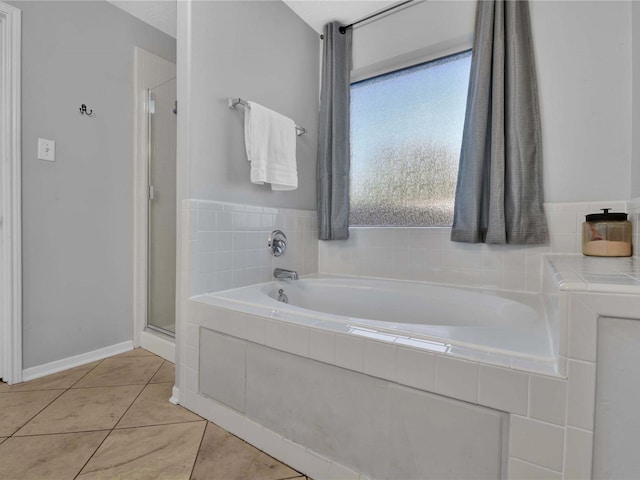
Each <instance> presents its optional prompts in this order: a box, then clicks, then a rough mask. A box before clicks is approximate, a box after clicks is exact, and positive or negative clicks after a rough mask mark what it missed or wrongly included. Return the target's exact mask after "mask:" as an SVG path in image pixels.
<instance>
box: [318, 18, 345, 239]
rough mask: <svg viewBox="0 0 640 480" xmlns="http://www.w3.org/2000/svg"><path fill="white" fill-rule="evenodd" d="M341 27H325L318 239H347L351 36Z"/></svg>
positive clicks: (320, 127)
mask: <svg viewBox="0 0 640 480" xmlns="http://www.w3.org/2000/svg"><path fill="white" fill-rule="evenodd" d="M339 28H340V24H338V23H336V22H332V23H328V24H327V25H325V27H324V43H323V53H322V91H321V94H320V122H319V134H318V163H317V195H318V230H319V238H320V240H344V239H346V238H349V160H350V154H351V152H350V144H349V104H350V102H351V95H350V85H349V78H350V73H351V36H352V30H351V28H348V29H347V30H346V32H345V33H340V31H339Z"/></svg>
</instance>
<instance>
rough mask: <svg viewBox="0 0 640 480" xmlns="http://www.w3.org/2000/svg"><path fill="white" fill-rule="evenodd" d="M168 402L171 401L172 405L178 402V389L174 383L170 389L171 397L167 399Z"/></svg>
mask: <svg viewBox="0 0 640 480" xmlns="http://www.w3.org/2000/svg"><path fill="white" fill-rule="evenodd" d="M169 403H173V404H174V405H178V403H180V389H179V388H178V387H176V386H175V385H174V386H173V389H172V390H171V398H170V399H169Z"/></svg>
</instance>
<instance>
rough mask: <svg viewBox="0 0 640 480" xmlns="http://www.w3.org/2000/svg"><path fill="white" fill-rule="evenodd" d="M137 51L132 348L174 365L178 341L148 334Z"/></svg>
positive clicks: (143, 130)
mask: <svg viewBox="0 0 640 480" xmlns="http://www.w3.org/2000/svg"><path fill="white" fill-rule="evenodd" d="M149 54H151V55H155V54H152V53H151V52H148V51H147V50H144V49H142V48H140V47H135V49H134V95H133V97H134V109H133V110H134V150H135V151H134V162H133V166H134V168H133V201H134V208H133V312H132V316H133V345H134V347H143V348H146V349H147V350H150V351H151V352H153V353H155V354H156V355H159V356H161V357H163V358H164V359H166V360H169V361H171V362H175V341H173V340H169V339H168V338H165V337H164V336H161V335H154V334H153V333H150V332H148V331H146V328H147V317H148V293H149V291H148V288H149V279H148V273H149V259H148V256H149V193H150V192H149V143H148V121H147V108H148V105H147V95H148V90H149V86H148V85H146V84H145V75H144V68H145V65H144V57H145V56H146V55H149Z"/></svg>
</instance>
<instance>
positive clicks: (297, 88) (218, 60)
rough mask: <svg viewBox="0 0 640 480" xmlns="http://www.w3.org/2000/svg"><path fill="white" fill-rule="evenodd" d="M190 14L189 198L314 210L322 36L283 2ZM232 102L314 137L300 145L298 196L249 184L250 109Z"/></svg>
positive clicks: (204, 8) (214, 5)
mask: <svg viewBox="0 0 640 480" xmlns="http://www.w3.org/2000/svg"><path fill="white" fill-rule="evenodd" d="M187 8H188V12H187V16H189V17H190V25H191V29H190V32H188V33H187V35H188V39H187V40H186V42H185V51H184V53H185V55H186V56H188V58H187V59H186V60H185V64H186V65H187V66H186V67H185V68H186V70H187V71H186V72H185V74H184V75H182V78H186V81H187V82H188V84H187V85H185V86H184V90H181V87H180V85H179V86H178V95H179V96H180V95H181V92H184V93H185V94H186V95H188V96H189V100H188V102H189V106H188V111H186V115H187V116H188V119H187V121H188V126H189V128H188V130H185V131H183V134H184V139H185V143H184V145H185V149H186V148H188V149H189V152H190V153H189V154H188V155H187V157H186V158H184V157H183V158H182V159H181V161H184V165H185V166H186V171H188V172H189V173H188V174H187V175H188V182H189V185H188V186H187V192H188V193H187V194H186V195H187V196H188V197H190V198H198V199H203V200H215V201H226V202H234V203H242V204H249V205H263V206H270V207H290V208H303V209H315V201H316V194H315V171H316V167H315V164H316V148H317V124H318V119H317V117H318V80H319V73H318V69H319V66H318V48H319V42H320V38H319V36H318V34H317V33H315V32H314V31H313V30H312V29H311V27H309V26H308V25H306V24H305V23H304V22H302V20H300V18H298V16H297V15H296V14H295V13H293V11H291V9H289V8H288V7H287V6H286V5H285V4H284V3H282V2H280V1H269V2H261V1H257V2H252V1H247V2H237V1H236V2H234V1H216V2H198V1H195V2H190V3H189V4H188V5H187ZM187 44H188V45H187ZM180 54H181V55H182V50H181V53H180ZM179 71H180V64H179ZM178 77H179V80H178V81H179V82H180V78H181V74H180V73H179V75H178ZM228 97H242V98H243V99H245V100H253V101H256V102H259V103H261V104H263V105H265V106H267V107H269V108H271V109H274V110H277V111H279V112H280V113H282V114H284V115H287V116H289V117H291V118H292V119H293V120H294V121H295V122H296V123H297V124H298V125H301V126H303V127H305V128H306V129H307V130H308V133H307V134H305V135H303V136H300V137H298V140H297V161H298V180H299V181H298V184H299V187H298V189H297V190H295V191H290V192H272V191H271V187H270V186H269V185H253V184H251V183H250V181H249V162H248V161H247V157H246V153H245V147H244V133H243V118H244V111H243V107H238V108H237V109H236V110H229V109H228V108H227V98H228ZM181 112H182V110H181ZM178 125H179V126H178V128H179V130H180V125H181V123H179V124H178ZM179 135H181V134H180V133H179ZM179 145H180V142H179ZM179 151H182V152H183V154H184V152H185V150H180V148H179ZM187 164H188V166H187Z"/></svg>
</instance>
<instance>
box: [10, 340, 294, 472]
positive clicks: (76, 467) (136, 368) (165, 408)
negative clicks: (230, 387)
mask: <svg viewBox="0 0 640 480" xmlns="http://www.w3.org/2000/svg"><path fill="white" fill-rule="evenodd" d="M174 369H175V367H174V365H173V364H172V363H170V362H167V361H164V360H163V359H161V358H160V357H157V356H155V355H153V354H152V353H150V352H148V351H146V350H143V349H136V350H133V351H130V352H126V353H124V354H121V355H117V356H115V357H111V358H108V359H105V360H102V361H99V362H93V363H90V364H87V365H83V366H80V367H77V368H73V369H70V370H66V371H64V372H60V373H56V374H53V375H49V376H47V377H42V378H38V379H36V380H32V381H30V382H26V383H21V384H17V385H11V386H9V385H7V384H5V383H0V411H2V416H0V458H2V462H0V478H2V479H7V480H12V479H16V480H18V479H20V480H28V479H37V480H42V479H55V480H66V479H69V480H72V479H76V478H77V479H83V480H84V479H113V478H127V479H129V478H135V479H149V480H152V479H153V480H156V479H167V480H179V479H185V480H189V479H193V480H195V479H207V480H209V479H211V480H218V479H219V480H244V479H248V478H251V479H255V480H283V479H287V480H289V479H299V480H304V479H306V478H307V477H305V476H304V475H302V474H301V473H300V472H297V471H295V470H293V469H292V468H290V467H288V466H287V465H285V464H283V463H281V462H279V461H277V460H275V459H274V458H272V457H270V456H268V455H266V454H265V453H263V452H261V451H260V450H258V449H256V448H254V447H252V446H251V445H249V444H248V443H245V442H244V441H242V440H240V439H239V438H237V437H235V436H233V435H231V434H230V433H228V432H226V431H224V430H223V429H221V428H220V427H218V426H216V425H215V424H213V423H211V422H207V421H206V420H204V419H202V418H201V417H199V416H198V415H196V414H194V413H192V412H190V411H189V410H187V409H185V408H182V407H180V406H176V405H172V404H170V403H169V402H168V399H169V397H170V396H171V389H172V387H173V384H174Z"/></svg>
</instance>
